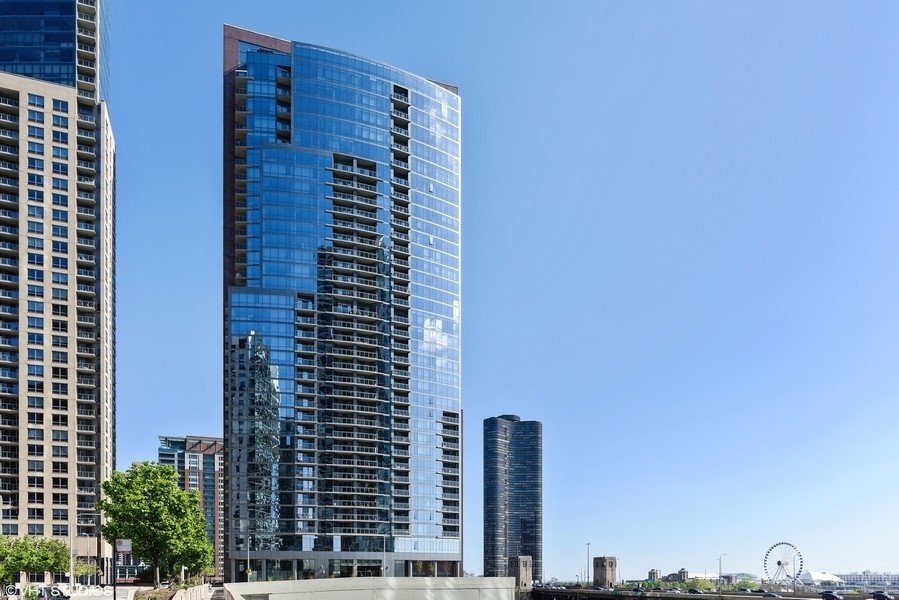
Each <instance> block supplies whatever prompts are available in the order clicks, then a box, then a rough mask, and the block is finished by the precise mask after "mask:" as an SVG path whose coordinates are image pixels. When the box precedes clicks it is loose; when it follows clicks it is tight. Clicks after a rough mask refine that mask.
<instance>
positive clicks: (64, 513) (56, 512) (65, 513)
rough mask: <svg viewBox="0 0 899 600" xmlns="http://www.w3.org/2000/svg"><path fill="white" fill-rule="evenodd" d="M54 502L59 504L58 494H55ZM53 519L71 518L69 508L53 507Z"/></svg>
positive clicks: (65, 519)
mask: <svg viewBox="0 0 899 600" xmlns="http://www.w3.org/2000/svg"><path fill="white" fill-rule="evenodd" d="M53 498H54V499H53V504H59V503H58V502H56V494H53ZM53 520H54V521H68V520H69V509H67V508H54V509H53Z"/></svg>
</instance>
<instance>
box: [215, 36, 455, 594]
mask: <svg viewBox="0 0 899 600" xmlns="http://www.w3.org/2000/svg"><path fill="white" fill-rule="evenodd" d="M224 107H225V110H224V183H223V186H224V285H225V289H224V319H225V322H224V371H225V372H224V415H225V431H224V440H225V477H226V506H225V536H226V541H225V547H226V560H225V578H226V580H229V581H246V580H247V579H248V578H249V579H250V580H257V579H259V580H263V579H264V580H273V579H275V580H277V579H290V578H312V577H316V578H318V577H352V576H382V575H389V576H456V575H461V574H462V570H461V557H462V550H461V531H462V504H461V397H460V387H461V386H460V364H461V357H460V328H461V322H460V310H461V290H460V281H461V277H460V260H461V249H460V244H461V237H460V217H461V216H460V211H461V162H460V144H461V140H460V127H461V116H460V114H461V113H460V110H461V109H460V98H459V95H458V93H457V89H456V88H455V87H453V86H450V85H446V84H442V83H438V82H435V81H431V80H428V79H424V78H422V77H419V76H417V75H413V74H411V73H408V72H405V71H402V70H400V69H397V68H395V67H391V66H388V65H385V64H381V63H377V62H374V61H371V60H368V59H365V58H362V57H359V56H355V55H352V54H348V53H346V52H341V51H338V50H332V49H328V48H323V47H319V46H313V45H310V44H305V43H299V42H290V41H286V40H282V39H277V38H273V37H269V36H265V35H261V34H258V33H253V32H249V31H245V30H242V29H238V28H235V27H230V26H226V27H225V39H224Z"/></svg>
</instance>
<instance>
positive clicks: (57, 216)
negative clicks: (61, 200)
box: [53, 208, 69, 223]
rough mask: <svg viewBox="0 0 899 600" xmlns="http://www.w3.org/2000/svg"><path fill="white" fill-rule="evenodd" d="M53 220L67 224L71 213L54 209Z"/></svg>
mask: <svg viewBox="0 0 899 600" xmlns="http://www.w3.org/2000/svg"><path fill="white" fill-rule="evenodd" d="M53 220H54V221H62V222H63V223H65V222H66V221H68V220H69V211H67V210H60V209H57V208H54V209H53Z"/></svg>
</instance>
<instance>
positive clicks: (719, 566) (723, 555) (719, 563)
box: [718, 554, 727, 598]
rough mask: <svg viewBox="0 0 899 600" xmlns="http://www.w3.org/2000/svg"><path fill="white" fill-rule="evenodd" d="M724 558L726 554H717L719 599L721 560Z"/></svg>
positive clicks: (719, 592) (719, 593)
mask: <svg viewBox="0 0 899 600" xmlns="http://www.w3.org/2000/svg"><path fill="white" fill-rule="evenodd" d="M725 556H727V554H719V555H718V597H719V598H720V597H721V585H722V581H721V559H722V558H723V557H725Z"/></svg>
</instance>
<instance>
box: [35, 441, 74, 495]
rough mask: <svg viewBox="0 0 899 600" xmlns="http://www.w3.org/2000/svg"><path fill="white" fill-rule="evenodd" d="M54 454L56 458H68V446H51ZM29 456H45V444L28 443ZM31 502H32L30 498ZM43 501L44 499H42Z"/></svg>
mask: <svg viewBox="0 0 899 600" xmlns="http://www.w3.org/2000/svg"><path fill="white" fill-rule="evenodd" d="M51 451H52V456H55V457H56V458H67V457H68V456H69V447H68V446H51ZM28 456H44V445H43V444H28ZM29 502H31V501H30V500H29ZM41 502H43V500H41Z"/></svg>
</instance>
